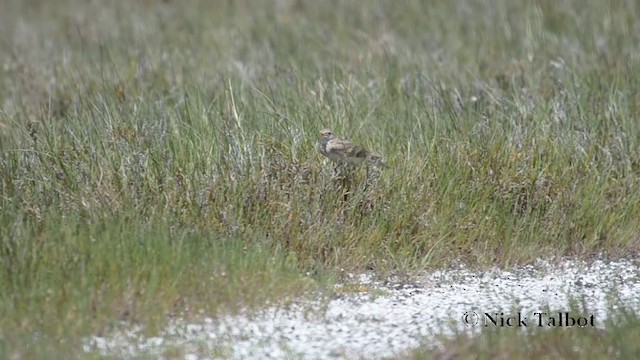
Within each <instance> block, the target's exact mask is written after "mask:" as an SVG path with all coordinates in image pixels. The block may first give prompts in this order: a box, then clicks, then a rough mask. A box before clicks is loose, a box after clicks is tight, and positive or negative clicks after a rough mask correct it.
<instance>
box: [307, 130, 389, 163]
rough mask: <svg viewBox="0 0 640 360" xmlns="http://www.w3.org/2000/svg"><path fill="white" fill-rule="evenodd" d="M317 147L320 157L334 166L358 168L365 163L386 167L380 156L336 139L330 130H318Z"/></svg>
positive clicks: (349, 142)
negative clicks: (334, 164) (342, 165)
mask: <svg viewBox="0 0 640 360" xmlns="http://www.w3.org/2000/svg"><path fill="white" fill-rule="evenodd" d="M317 147H318V151H319V152H320V153H321V154H322V155H324V156H326V157H327V158H329V160H331V161H333V162H334V163H336V164H344V165H350V166H353V167H358V166H360V165H362V164H363V163H367V164H371V165H373V166H375V167H377V168H386V167H387V164H386V163H385V161H384V160H383V159H382V157H381V156H379V155H376V154H373V153H371V152H370V151H369V150H367V149H365V148H363V147H361V146H358V145H356V144H354V143H352V142H351V141H349V140H345V139H341V138H339V137H337V136H336V135H335V134H334V133H333V131H332V130H331V129H322V130H320V138H319V139H318V144H317Z"/></svg>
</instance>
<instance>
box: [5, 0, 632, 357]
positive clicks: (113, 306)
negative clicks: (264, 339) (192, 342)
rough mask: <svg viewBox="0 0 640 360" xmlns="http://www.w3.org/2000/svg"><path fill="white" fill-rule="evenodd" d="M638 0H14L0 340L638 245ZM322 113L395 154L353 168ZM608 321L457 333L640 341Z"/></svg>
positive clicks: (472, 351) (71, 347)
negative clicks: (333, 147)
mask: <svg viewBox="0 0 640 360" xmlns="http://www.w3.org/2000/svg"><path fill="white" fill-rule="evenodd" d="M638 18H640V7H639V5H638V4H637V3H636V2H635V1H610V2H604V1H599V0H586V1H579V0H562V1H551V0H549V1H545V0H538V1H510V0H497V1H489V0H472V1H418V0H406V1H399V2H396V1H379V2H375V3H374V2H365V1H350V2H349V1H322V2H320V1H318V2H315V1H304V0H297V1H296V0H291V1H285V0H280V1H273V2H260V1H242V0H239V1H204V0H202V1H196V0H193V1H185V2H183V3H180V2H178V1H172V0H166V1H151V0H147V1H136V2H133V1H132V2H129V1H118V0H105V1H94V2H88V1H80V0H52V1H44V0H26V1H22V0H4V1H2V3H1V4H0V65H1V67H0V72H1V75H0V156H1V157H0V319H2V320H1V321H0V354H5V355H6V356H7V357H9V358H50V356H51V354H61V355H60V357H61V358H68V357H69V356H80V355H79V353H78V351H79V349H80V344H81V342H82V339H83V337H85V336H87V335H88V334H99V333H102V332H105V331H108V330H109V329H110V328H111V327H113V326H114V325H116V324H118V323H120V322H122V321H125V322H130V323H135V324H145V325H146V326H148V327H149V329H150V330H149V331H151V332H152V331H153V329H154V328H158V327H161V326H162V325H163V324H164V323H165V322H166V321H167V319H168V318H170V317H172V316H177V315H179V316H182V317H187V318H191V317H193V318H196V317H198V316H202V315H203V314H209V315H210V314H216V313H218V312H233V311H236V310H238V309H239V308H242V307H254V306H260V305H262V304H264V303H265V302H267V301H282V300H287V299H292V298H294V297H296V296H301V295H303V294H306V293H308V292H309V291H311V290H314V291H315V290H318V289H322V291H327V292H330V291H331V289H332V287H331V285H332V284H333V283H335V282H336V281H340V279H341V278H342V276H344V274H345V273H347V272H356V273H357V272H362V271H373V272H375V273H376V274H378V275H379V276H380V277H384V276H387V275H389V274H411V273H413V272H417V271H424V270H432V269H441V268H447V267H449V266H452V265H458V264H465V265H466V266H469V267H471V268H477V269H483V268H487V267H490V266H494V265H495V266H499V267H503V268H509V267H511V266H514V265H521V264H528V263H531V262H533V261H535V260H536V259H552V261H558V262H561V261H562V260H563V259H564V258H567V257H571V258H578V259H591V258H594V257H596V256H602V255H603V254H604V255H605V256H606V257H608V258H630V257H635V256H637V254H638V250H640V223H639V222H638V220H637V219H639V218H640V192H639V191H638V190H639V189H640V122H639V121H638V118H639V115H640V76H638V74H640V22H638V21H637V19H638ZM326 127H330V128H332V129H333V130H335V132H336V133H338V134H340V135H342V136H344V137H347V138H349V139H351V140H353V141H354V142H356V143H359V144H362V145H364V146H366V147H367V148H370V149H372V150H374V151H375V152H378V153H380V154H383V155H385V156H386V158H387V162H388V164H389V169H384V170H381V171H379V172H372V173H367V172H366V171H365V170H364V169H360V170H358V171H356V172H355V173H353V174H350V175H349V176H348V177H346V178H342V179H339V178H336V177H335V176H334V173H333V170H334V169H333V166H332V165H331V164H330V163H328V162H327V161H326V160H325V159H324V158H323V157H322V156H321V155H320V154H318V153H317V151H316V148H315V144H316V141H317V138H318V132H319V130H320V129H322V128H326ZM616 327H617V328H619V329H617V330H616ZM638 329H640V322H639V321H638V320H637V318H636V319H631V321H629V322H618V323H616V325H615V326H614V330H612V332H611V333H610V334H620V333H627V331H628V333H633V332H632V331H635V334H637V333H638V331H639V330H638ZM549 334H554V335H549ZM610 334H609V335H605V336H602V335H601V334H592V335H593V337H594V338H597V339H598V341H588V339H589V338H584V339H587V340H584V339H583V338H577V335H576V334H575V333H566V334H564V335H562V336H566V338H565V337H562V336H560V337H559V336H557V334H555V333H553V332H551V333H550V332H543V333H541V334H534V335H533V336H532V337H524V335H522V334H518V333H513V332H511V333H509V334H508V335H505V334H502V335H501V334H500V333H498V334H497V335H496V334H494V333H489V334H487V335H486V336H484V335H483V336H481V337H478V338H471V339H470V338H467V337H465V336H462V335H461V336H460V337H458V338H456V339H453V340H451V347H452V348H456V349H463V350H456V351H463V352H462V353H456V355H455V356H458V357H462V358H465V357H473V356H477V355H478V354H481V355H480V356H481V357H489V356H491V355H495V354H496V352H497V353H499V354H502V355H503V356H504V357H505V358H512V357H514V356H517V355H516V354H522V353H520V352H518V351H522V347H514V344H520V343H527V344H529V345H528V346H532V348H533V349H542V348H543V347H542V344H547V345H548V341H549V338H548V337H549V336H553V339H554V340H555V341H557V344H558V346H560V347H562V346H566V347H567V349H571V348H572V347H573V346H574V345H575V343H576V342H578V343H579V344H580V346H586V347H589V346H592V347H593V348H594V351H593V352H591V354H594V355H593V356H596V355H598V354H605V353H606V349H608V348H610V347H611V346H616V347H619V346H622V347H623V348H625V349H627V350H626V351H627V352H623V355H624V354H636V355H637V354H638V351H640V349H638V348H637V347H638V345H637V344H635V342H636V341H635V339H636V338H637V337H627V336H622V337H621V336H611V335H610ZM496 336H498V337H499V339H497V340H496V338H495V337H496ZM487 339H491V342H487V341H489V340H487ZM562 339H566V341H562ZM498 340H499V341H498ZM620 342H623V344H622V345H620ZM493 344H498V345H497V346H498V347H497V348H496V347H495V346H496V345H493ZM547 345H545V346H547ZM576 346H578V345H576ZM465 349H466V350H465ZM587 349H588V348H587ZM603 349H604V350H603ZM465 351H466V352H465ZM587 351H588V350H587ZM587 353H589V352H587ZM447 354H448V353H447V352H445V353H444V355H443V354H439V353H433V352H431V351H426V352H425V353H422V352H418V353H416V354H415V356H416V357H420V358H421V357H430V356H434V357H438V356H441V355H442V356H448V355H447ZM482 354H485V356H482ZM558 354H559V355H558V356H564V357H568V356H570V355H567V354H569V353H568V352H564V351H562V350H560V351H559V353H558ZM615 354H617V355H618V356H620V353H615ZM615 354H609V355H615ZM523 355H528V356H531V357H536V358H537V356H535V355H536V351H529V352H525V353H524V354H523ZM408 356H413V354H411V355H408Z"/></svg>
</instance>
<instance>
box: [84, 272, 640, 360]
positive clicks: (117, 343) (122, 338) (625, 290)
mask: <svg viewBox="0 0 640 360" xmlns="http://www.w3.org/2000/svg"><path fill="white" fill-rule="evenodd" d="M639 270H640V267H639V264H638V262H637V261H635V260H634V261H632V260H624V261H611V262H609V261H603V260H596V261H593V262H591V263H590V264H587V263H584V262H576V261H566V262H564V263H563V265H559V266H553V265H550V264H548V263H545V262H538V263H537V264H536V265H535V266H527V267H520V268H517V269H515V270H512V271H503V270H498V269H492V270H489V271H482V272H474V271H470V270H467V269H464V268H460V269H457V270H442V271H435V272H432V273H429V274H424V275H419V276H414V277H413V278H412V281H411V283H410V284H408V283H400V282H397V281H395V282H394V281H387V282H384V283H382V282H379V281H374V280H372V278H373V277H372V276H370V275H368V274H362V275H357V276H353V280H352V282H350V283H349V284H347V285H345V286H343V290H338V291H337V292H336V293H337V294H338V295H337V296H335V297H334V298H333V299H330V300H328V301H327V300H317V301H316V300H309V299H300V300H297V301H295V302H294V303H293V304H290V305H288V306H271V307H267V308H264V309H260V310H257V311H253V312H251V313H249V312H247V313H246V314H243V315H226V316H218V317H216V318H213V319H212V318H206V319H205V320H204V321H203V322H201V323H188V322H186V321H184V320H180V319H178V320H173V321H171V323H170V324H169V326H167V327H166V328H165V329H163V330H162V331H160V333H159V336H156V337H145V336H143V335H142V328H140V327H130V328H129V329H128V330H126V331H119V332H115V333H113V334H110V335H109V336H107V337H97V336H94V337H92V338H90V339H89V340H87V342H86V344H85V346H84V351H86V352H97V353H99V354H102V355H114V356H117V357H119V358H128V357H133V356H137V355H143V354H146V355H151V356H157V357H162V354H164V353H165V352H166V351H167V349H174V350H175V349H179V350H180V352H181V353H183V354H185V355H184V358H185V359H189V360H195V359H216V358H221V359H222V358H225V359H226V358H233V359H285V358H294V359H296V358H303V359H343V358H344V359H353V358H367V359H373V358H382V357H389V356H394V355H398V354H402V353H406V352H407V351H409V350H411V349H415V348H417V347H418V346H428V347H437V346H439V342H438V340H437V338H438V337H441V336H450V335H453V334H455V333H458V332H461V331H468V332H474V333H475V332H478V331H480V330H481V329H482V328H483V326H482V325H483V323H487V321H486V320H484V321H483V318H482V315H481V314H483V313H490V314H492V316H494V317H495V315H494V314H495V313H498V314H499V313H501V312H502V313H503V314H504V315H505V316H517V313H518V312H520V313H521V316H523V317H526V318H527V320H526V322H527V325H528V327H534V326H536V325H537V324H538V320H537V319H538V318H537V317H536V315H534V313H535V312H548V311H550V314H551V312H553V311H556V312H558V311H563V312H566V311H571V310H573V312H572V313H571V315H572V316H576V317H578V316H584V317H588V316H590V315H593V316H594V319H595V326H596V327H603V326H604V321H605V319H606V318H607V316H608V311H609V310H610V309H614V310H615V309H616V308H617V306H618V305H619V304H622V305H624V306H625V308H626V309H628V310H632V311H634V312H636V313H640V297H638V296H637V294H640V271H639ZM576 300H577V302H578V303H579V305H580V306H582V305H584V306H585V308H584V309H580V310H579V311H577V310H576V308H575V306H574V307H572V306H571V304H572V301H573V302H575V301H576ZM465 314H467V315H468V316H467V317H466V319H472V320H473V319H476V320H478V324H476V326H468V325H466V324H465V323H464V321H463V317H465ZM476 315H477V316H476ZM484 319H486V318H484ZM488 325H492V324H490V323H488ZM545 326H546V320H545ZM507 331H515V330H514V329H507Z"/></svg>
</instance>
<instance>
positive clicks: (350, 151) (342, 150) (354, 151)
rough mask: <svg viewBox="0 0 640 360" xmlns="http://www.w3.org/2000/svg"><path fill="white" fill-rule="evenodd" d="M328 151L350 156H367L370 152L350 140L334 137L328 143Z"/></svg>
mask: <svg viewBox="0 0 640 360" xmlns="http://www.w3.org/2000/svg"><path fill="white" fill-rule="evenodd" d="M326 149H327V152H329V153H334V154H339V155H342V156H348V157H362V158H364V157H366V156H367V155H368V154H369V152H368V151H367V150H365V149H363V148H361V147H359V146H357V145H355V144H353V143H351V142H350V141H346V140H342V139H333V140H331V141H329V142H328V143H327V147H326Z"/></svg>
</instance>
